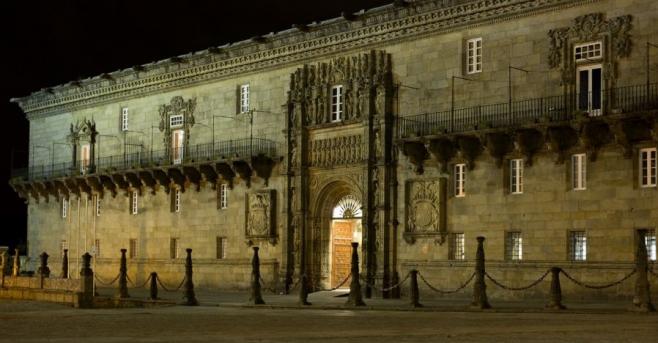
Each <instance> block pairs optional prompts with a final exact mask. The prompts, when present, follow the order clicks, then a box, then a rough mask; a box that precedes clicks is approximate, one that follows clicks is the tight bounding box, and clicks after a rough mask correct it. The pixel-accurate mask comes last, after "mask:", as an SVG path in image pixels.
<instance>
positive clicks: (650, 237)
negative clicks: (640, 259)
mask: <svg viewBox="0 0 658 343" xmlns="http://www.w3.org/2000/svg"><path fill="white" fill-rule="evenodd" d="M644 243H645V244H646V246H647V256H648V257H649V260H651V261H656V230H646V231H645V234H644Z"/></svg>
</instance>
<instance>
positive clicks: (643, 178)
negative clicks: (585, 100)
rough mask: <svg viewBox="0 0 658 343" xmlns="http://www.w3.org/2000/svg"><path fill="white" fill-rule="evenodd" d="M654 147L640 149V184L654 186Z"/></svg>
mask: <svg viewBox="0 0 658 343" xmlns="http://www.w3.org/2000/svg"><path fill="white" fill-rule="evenodd" d="M656 172H657V170H656V148H648V149H641V150H640V185H641V186H642V187H656Z"/></svg>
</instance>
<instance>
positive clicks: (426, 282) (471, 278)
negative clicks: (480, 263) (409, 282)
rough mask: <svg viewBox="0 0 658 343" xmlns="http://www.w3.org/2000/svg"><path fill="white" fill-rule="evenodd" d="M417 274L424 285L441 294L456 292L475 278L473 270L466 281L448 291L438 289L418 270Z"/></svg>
mask: <svg viewBox="0 0 658 343" xmlns="http://www.w3.org/2000/svg"><path fill="white" fill-rule="evenodd" d="M418 276H420V279H421V280H423V283H425V285H427V287H429V289H431V290H433V291H434V292H437V293H441V294H451V293H457V292H459V291H461V290H462V289H464V288H466V286H468V284H469V283H471V281H473V279H474V278H475V272H474V273H473V274H471V277H469V278H468V280H466V282H464V283H463V284H461V286H459V287H458V288H457V289H454V290H450V291H444V290H441V289H438V288H436V287H434V286H432V285H431V284H430V283H429V282H428V281H427V280H425V277H424V276H423V274H421V273H420V272H418Z"/></svg>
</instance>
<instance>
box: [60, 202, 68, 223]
mask: <svg viewBox="0 0 658 343" xmlns="http://www.w3.org/2000/svg"><path fill="white" fill-rule="evenodd" d="M61 210H62V218H66V216H67V215H68V213H69V199H66V198H62V208H61Z"/></svg>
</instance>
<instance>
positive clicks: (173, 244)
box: [169, 238, 178, 259]
mask: <svg viewBox="0 0 658 343" xmlns="http://www.w3.org/2000/svg"><path fill="white" fill-rule="evenodd" d="M169 258H171V259H175V258H178V238H171V239H170V240H169Z"/></svg>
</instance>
